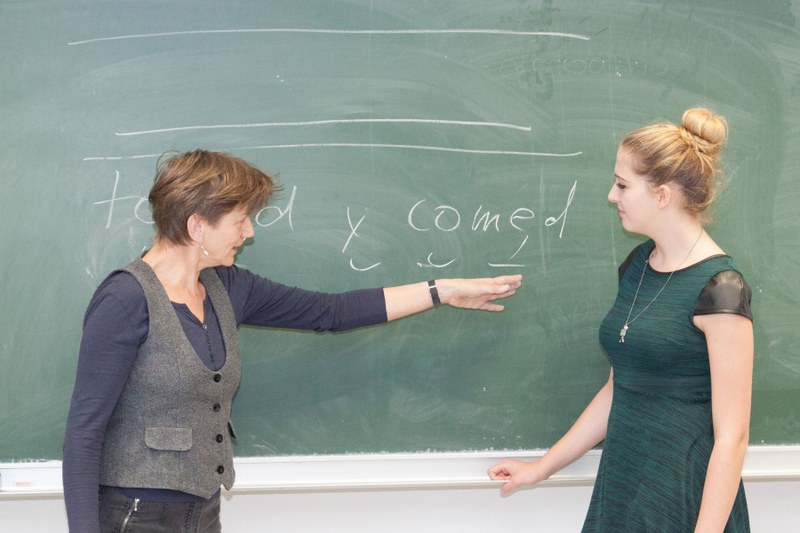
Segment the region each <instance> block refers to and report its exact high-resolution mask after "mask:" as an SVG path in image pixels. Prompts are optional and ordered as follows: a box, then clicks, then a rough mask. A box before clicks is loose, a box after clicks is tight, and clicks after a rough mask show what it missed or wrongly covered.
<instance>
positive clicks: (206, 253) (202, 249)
mask: <svg viewBox="0 0 800 533" xmlns="http://www.w3.org/2000/svg"><path fill="white" fill-rule="evenodd" d="M197 246H199V247H200V251H201V252H203V255H205V256H208V250H206V249H205V248H203V245H202V244H200V243H197Z"/></svg>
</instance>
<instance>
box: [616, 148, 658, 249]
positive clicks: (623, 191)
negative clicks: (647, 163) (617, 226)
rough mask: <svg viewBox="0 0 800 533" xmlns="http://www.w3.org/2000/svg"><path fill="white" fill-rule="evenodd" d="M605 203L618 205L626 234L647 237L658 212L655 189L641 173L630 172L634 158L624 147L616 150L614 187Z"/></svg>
mask: <svg viewBox="0 0 800 533" xmlns="http://www.w3.org/2000/svg"><path fill="white" fill-rule="evenodd" d="M608 201H609V202H611V203H612V204H615V205H616V206H617V211H618V212H619V218H620V221H621V222H622V227H623V228H625V229H626V230H627V231H630V232H633V233H640V234H645V235H646V234H648V232H647V228H648V227H649V226H650V224H652V223H653V215H654V214H655V213H656V210H657V205H658V203H657V195H656V190H655V189H654V188H653V186H652V185H650V183H649V182H648V181H647V179H646V178H645V177H644V176H642V175H641V174H637V173H636V172H635V171H634V170H633V159H632V158H631V155H630V154H629V153H628V151H627V150H626V149H625V148H622V147H620V149H619V150H618V151H617V161H616V164H615V165H614V184H613V185H612V186H611V190H610V191H609V192H608Z"/></svg>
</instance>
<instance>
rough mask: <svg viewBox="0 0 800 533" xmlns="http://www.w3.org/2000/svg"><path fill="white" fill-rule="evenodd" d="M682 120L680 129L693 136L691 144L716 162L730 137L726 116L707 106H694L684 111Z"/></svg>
mask: <svg viewBox="0 0 800 533" xmlns="http://www.w3.org/2000/svg"><path fill="white" fill-rule="evenodd" d="M681 122H682V124H681V127H680V129H682V130H684V131H685V132H686V133H688V134H689V135H691V137H692V139H691V140H689V142H690V144H692V145H693V146H694V147H695V148H696V149H697V150H698V151H699V152H700V153H701V154H704V155H706V156H709V157H712V158H713V159H714V163H716V162H717V160H718V158H719V156H720V154H721V153H722V148H723V147H724V146H725V141H727V139H728V123H727V121H726V120H725V118H724V117H722V116H720V115H717V114H715V113H714V112H712V111H710V110H709V109H706V108H705V107H692V108H689V109H687V110H686V111H684V113H683V118H682V119H681ZM687 140H688V139H687Z"/></svg>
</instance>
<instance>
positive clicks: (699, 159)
mask: <svg viewBox="0 0 800 533" xmlns="http://www.w3.org/2000/svg"><path fill="white" fill-rule="evenodd" d="M727 137H728V124H727V122H726V121H725V118H723V117H721V116H719V115H716V114H714V113H713V112H711V111H709V110H708V109H706V108H704V107H693V108H690V109H687V110H686V111H685V112H684V113H683V118H682V123H681V124H680V125H676V124H672V123H671V122H661V123H658V124H651V125H649V126H645V127H643V128H640V129H638V130H635V131H632V132H631V133H629V134H628V135H626V136H625V138H624V139H622V143H621V146H623V147H624V148H626V149H627V150H629V153H630V155H631V156H632V157H633V160H634V169H633V170H634V171H636V173H637V174H640V175H642V176H645V177H646V178H647V180H648V181H649V182H650V184H651V185H654V186H656V187H657V186H659V185H664V184H666V183H669V182H674V183H676V184H677V185H679V186H680V187H681V190H682V192H683V196H684V199H685V201H686V209H687V210H688V211H690V212H692V213H695V214H698V215H699V214H700V213H702V212H703V211H705V210H706V208H708V207H709V206H710V205H711V204H712V203H713V202H714V199H715V197H716V188H717V187H716V186H717V178H718V175H719V174H720V170H719V163H720V156H721V153H722V148H723V147H724V146H725V141H726V140H727Z"/></svg>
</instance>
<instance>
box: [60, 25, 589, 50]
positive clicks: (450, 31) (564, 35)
mask: <svg viewBox="0 0 800 533" xmlns="http://www.w3.org/2000/svg"><path fill="white" fill-rule="evenodd" d="M245 33H264V34H268V33H278V34H280V33H309V34H327V35H366V36H372V35H386V36H392V35H397V36H401V35H434V34H440V35H499V36H509V37H557V38H562V39H577V40H580V41H588V40H589V39H590V37H589V36H588V35H583V34H579V33H564V32H554V31H517V30H503V29H446V30H430V29H416V30H414V29H407V30H333V29H322V28H319V29H318V28H252V29H229V30H186V31H174V32H162V33H139V34H130V35H117V36H113V37H97V38H93V39H85V40H82V41H72V42H69V43H67V46H80V45H87V44H95V43H101V42H108V41H125V40H131V39H154V38H160V37H186V36H190V35H209V36H211V35H220V34H245Z"/></svg>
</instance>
